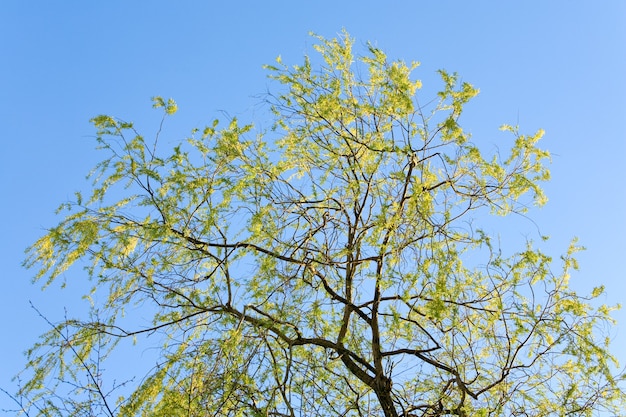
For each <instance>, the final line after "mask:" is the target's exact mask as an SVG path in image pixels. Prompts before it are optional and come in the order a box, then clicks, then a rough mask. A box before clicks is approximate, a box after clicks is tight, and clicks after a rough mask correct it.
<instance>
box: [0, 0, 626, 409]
mask: <svg viewBox="0 0 626 417" xmlns="http://www.w3.org/2000/svg"><path fill="white" fill-rule="evenodd" d="M342 28H345V29H347V31H348V32H349V33H350V34H351V35H352V36H353V37H355V38H357V43H361V44H362V43H365V42H366V41H368V40H369V41H372V42H373V43H375V44H376V45H377V46H379V47H380V48H382V49H383V50H385V51H386V52H387V54H388V55H389V56H390V57H391V58H402V59H406V60H408V61H410V60H417V61H420V62H421V63H422V66H421V67H420V68H419V69H418V70H417V72H416V75H417V77H418V78H420V79H422V81H423V82H424V85H425V86H426V87H427V88H429V86H430V88H435V87H436V86H437V84H436V83H437V81H438V80H437V77H436V74H435V71H436V70H437V69H439V68H445V69H446V70H448V71H456V72H458V73H459V74H460V76H461V77H462V79H463V80H464V81H468V82H470V83H472V84H474V85H475V86H476V87H478V88H479V89H480V90H481V93H480V95H479V96H478V97H477V98H476V99H475V100H474V101H473V102H471V104H470V105H469V106H468V107H467V110H466V113H465V116H464V118H463V119H462V122H463V125H464V126H465V127H466V128H467V129H468V130H469V131H471V132H472V134H473V137H474V138H475V139H476V140H480V141H481V143H482V141H484V143H493V142H495V141H496V138H497V137H499V132H498V130H497V128H498V127H499V126H500V125H501V124H503V123H508V124H518V123H519V125H520V127H521V130H522V131H523V132H528V133H532V132H534V131H535V130H537V129H538V128H543V129H545V130H546V136H545V139H544V142H543V146H544V147H545V148H547V149H549V150H550V151H551V152H552V153H553V164H552V166H551V171H552V176H553V180H552V181H551V182H550V183H548V184H547V185H546V187H545V188H546V191H547V194H548V197H549V199H550V201H549V203H548V205H547V206H546V207H544V208H543V209H541V210H536V211H532V212H531V213H530V217H531V218H532V219H533V220H534V221H535V222H536V223H537V224H538V225H539V226H540V228H541V232H542V233H544V234H548V235H550V236H552V239H551V241H550V243H549V245H548V248H549V250H550V251H551V254H553V255H554V256H555V257H557V258H558V255H559V254H560V253H562V252H563V251H565V249H566V247H567V244H568V242H569V240H570V239H571V238H572V237H573V236H578V237H579V239H580V243H581V244H583V245H584V246H586V247H587V249H588V250H587V251H586V252H584V253H582V254H581V255H580V261H581V271H580V272H578V273H576V274H575V275H574V276H573V285H574V287H575V288H577V289H580V290H582V291H588V290H590V289H591V288H592V287H593V286H596V285H599V284H604V285H606V288H607V295H606V298H605V300H604V301H606V302H607V303H609V304H615V303H624V302H625V301H626V280H625V277H624V275H625V274H624V268H623V261H624V259H625V258H626V237H625V236H626V188H625V186H624V181H625V179H626V175H625V174H626V124H625V123H624V122H625V120H626V2H623V1H618V0H614V1H603V2H591V1H586V2H583V1H562V0H559V1H549V2H547V1H538V0H537V1H525V2H521V1H520V2H512V1H501V2H495V1H490V2H488V1H473V2H461V1H450V0H443V1H436V2H435V1H433V2H426V1H415V0H413V1H391V0H390V1H388V2H384V4H383V2H374V1H367V0H365V1H364V0H361V1H358V2H357V1H343V2H342V1H337V0H335V1H326V0H322V1H315V2H297V1H263V2H260V1H258V2H253V1H248V2H243V1H228V2H226V1H224V2H220V4H218V2H208V1H206V2H200V1H185V2H172V1H158V0H157V1H150V2H148V1H143V2H139V1H137V2H122V1H107V2H95V1H93V2H86V1H63V2H47V1H27V0H19V1H18V0H4V1H2V3H1V4H0V57H1V58H0V59H1V61H0V62H1V64H0V98H1V99H0V126H2V132H1V133H0V158H1V161H0V187H1V189H0V196H1V197H0V199H1V200H0V201H1V204H0V218H2V219H3V231H4V233H3V238H2V239H0V245H1V247H0V260H1V261H2V269H1V271H2V272H1V273H0V277H1V279H2V288H3V289H4V290H3V291H2V292H1V295H0V310H1V315H0V317H1V319H0V326H1V328H0V335H1V336H0V357H1V358H2V360H0V387H1V388H5V389H8V390H11V389H12V385H11V381H10V377H11V376H12V375H13V374H15V373H16V372H17V371H18V370H19V369H21V367H22V366H23V363H24V360H23V357H22V356H21V355H22V352H23V351H24V350H25V349H27V348H28V347H29V346H30V345H31V344H32V343H33V342H35V341H36V338H37V336H38V334H39V333H41V332H42V331H44V330H45V328H46V325H45V323H44V322H43V321H42V320H41V319H40V318H38V317H37V315H36V313H35V312H34V311H33V310H32V309H31V308H30V307H29V300H31V301H32V302H33V303H34V304H35V305H36V306H37V307H38V308H39V309H40V310H41V311H42V313H44V314H45V315H46V316H48V317H49V318H50V319H51V320H53V321H54V320H59V319H61V318H62V317H63V315H64V308H67V310H68V312H69V313H72V312H74V311H78V310H80V308H81V302H80V300H79V299H78V295H77V293H76V292H75V291H73V290H72V289H71V288H70V290H68V291H61V290H59V289H58V288H57V286H53V287H52V288H51V289H49V290H47V291H46V292H41V291H40V290H39V286H33V285H31V283H30V282H31V276H32V271H27V270H24V269H23V268H22V267H21V261H22V260H23V257H24V255H23V251H24V249H25V248H26V247H27V246H28V245H29V244H30V243H32V242H33V241H34V240H35V239H36V238H37V237H39V236H40V235H41V234H42V233H43V231H44V229H45V228H46V227H50V226H53V225H54V224H55V222H56V221H57V220H58V218H56V217H55V215H54V210H55V208H56V207H57V206H58V205H59V204H60V203H62V202H64V201H66V200H68V199H70V198H71V197H72V196H73V193H74V191H76V190H80V189H82V190H85V189H87V188H88V185H89V183H88V182H87V181H85V179H84V177H85V175H86V174H87V173H88V171H89V170H90V169H91V168H92V167H93V165H95V164H96V163H97V162H98V161H99V159H100V158H101V155H100V154H99V153H98V152H97V151H96V150H95V140H94V129H93V128H92V127H91V126H90V124H89V122H88V120H89V119H90V118H91V117H93V116H95V115H97V114H102V113H106V114H111V115H115V116H118V117H120V118H123V119H125V120H133V121H135V122H137V125H138V126H139V128H140V129H143V130H144V131H146V132H147V133H146V134H149V133H150V132H154V131H155V130H156V128H157V123H158V119H159V114H158V113H157V112H155V111H153V110H151V109H150V97H152V96H154V95H161V96H164V97H173V98H174V99H175V100H176V101H177V102H178V105H179V109H180V110H179V113H178V114H177V116H176V117H175V118H174V119H172V121H171V122H170V126H169V128H168V129H169V130H168V132H169V133H170V136H169V137H168V139H167V140H168V141H169V142H171V143H172V144H174V143H175V142H176V141H177V140H180V139H183V138H184V137H185V135H186V134H187V133H188V132H189V131H190V130H191V129H192V128H193V127H203V126H204V124H206V123H210V121H211V120H213V119H214V118H215V117H221V116H222V114H223V113H222V112H227V113H228V114H230V115H245V117H246V118H250V119H254V116H255V114H256V113H255V112H256V111H257V110H256V109H258V103H259V98H258V96H259V94H262V93H264V92H266V91H267V90H270V91H271V90H272V88H275V87H277V86H276V85H275V84H273V83H272V82H271V80H268V79H267V78H266V72H265V71H264V70H263V69H262V65H263V64H266V63H272V62H273V61H274V59H275V58H276V56H278V55H279V54H280V55H282V57H283V61H284V62H285V63H290V64H291V63H292V64H298V63H301V62H302V56H303V54H306V53H309V54H313V53H314V52H313V50H312V47H311V46H312V44H313V43H314V41H313V39H311V38H310V37H309V36H308V32H309V31H314V32H316V33H318V34H320V35H323V36H326V37H333V36H335V35H337V34H338V33H339V32H340V31H341V30H342ZM261 122H262V123H263V121H261ZM265 123H266V124H267V120H265ZM492 141H493V142H492ZM531 229H532V228H531ZM515 233H516V234H518V235H517V236H512V237H511V238H512V239H519V238H520V236H521V233H522V232H519V231H518V232H515ZM528 233H529V234H530V233H532V231H530V232H528ZM508 237H509V236H503V240H506V239H505V238H508ZM523 237H524V236H522V238H523ZM80 272H81V271H71V272H68V274H67V279H68V281H72V279H76V280H81V279H83V277H82V276H81V273H80ZM616 316H617V318H618V319H619V320H621V324H620V325H619V326H618V327H617V328H615V329H613V330H612V331H611V335H612V336H613V338H614V345H615V353H616V354H617V355H618V356H619V357H620V359H621V362H622V363H623V364H626V314H625V312H624V311H621V312H619V313H618V314H617V315H616ZM7 407H9V403H8V400H7V398H5V397H4V396H2V395H0V409H3V408H7Z"/></svg>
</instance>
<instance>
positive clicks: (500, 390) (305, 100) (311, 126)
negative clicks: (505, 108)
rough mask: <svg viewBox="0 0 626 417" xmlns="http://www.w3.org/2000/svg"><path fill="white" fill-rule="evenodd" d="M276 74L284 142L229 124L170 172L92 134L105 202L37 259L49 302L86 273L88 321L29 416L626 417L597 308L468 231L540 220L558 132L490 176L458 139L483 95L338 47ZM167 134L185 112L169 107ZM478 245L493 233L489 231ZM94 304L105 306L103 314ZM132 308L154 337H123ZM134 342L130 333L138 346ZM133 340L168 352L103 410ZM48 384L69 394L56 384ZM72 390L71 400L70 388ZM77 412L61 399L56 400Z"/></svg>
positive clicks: (142, 329)
mask: <svg viewBox="0 0 626 417" xmlns="http://www.w3.org/2000/svg"><path fill="white" fill-rule="evenodd" d="M317 40H318V44H317V45H316V46H315V50H316V51H317V52H318V53H319V54H320V56H321V58H322V61H321V64H320V65H319V66H318V65H316V64H314V63H313V60H312V59H311V58H309V57H306V58H305V61H304V64H303V65H301V66H294V67H289V66H286V65H284V64H283V63H282V61H281V60H280V59H278V60H277V63H276V64H275V65H273V66H267V69H268V70H269V72H270V77H271V78H272V79H274V80H276V81H277V82H278V83H279V84H280V85H281V86H282V90H281V91H282V93H281V94H279V95H277V96H271V97H269V102H270V104H271V109H272V111H273V114H274V116H275V126H274V130H273V133H272V134H271V138H270V137H266V136H264V135H261V134H256V133H255V132H254V131H253V126H251V125H241V124H240V123H239V122H238V121H237V120H236V119H233V120H231V121H230V122H229V123H228V124H227V125H226V126H222V125H220V123H219V122H218V121H215V122H213V123H212V124H211V125H210V126H208V127H206V128H205V129H204V130H195V131H194V132H193V135H192V136H191V137H190V138H189V139H188V140H187V141H186V142H185V143H181V144H179V145H177V146H176V147H175V148H174V149H173V150H171V151H170V152H165V153H163V152H162V151H160V150H159V148H158V147H157V143H156V140H155V141H152V142H146V140H145V139H144V137H143V136H142V135H140V134H139V133H138V132H136V131H135V129H134V127H133V125H132V124H131V123H126V122H122V121H120V120H117V119H115V118H112V117H109V116H98V117H96V118H94V119H93V123H94V125H95V127H96V129H97V131H98V143H99V145H100V148H102V149H103V150H104V151H105V152H107V153H108V157H107V158H106V159H105V160H104V161H103V162H102V163H100V164H99V165H98V166H97V167H96V169H95V170H94V171H93V173H92V178H93V179H94V183H93V191H92V194H91V195H90V196H89V198H87V199H86V200H84V199H83V198H82V197H81V196H80V195H77V200H76V202H75V203H73V204H69V205H66V206H63V207H62V208H61V210H62V211H65V210H67V211H68V214H67V215H66V217H65V218H64V219H63V220H62V221H61V222H60V223H59V225H58V226H56V227H54V228H52V229H50V230H49V232H48V233H47V234H46V235H45V236H43V237H42V238H41V239H39V240H38V241H37V242H36V243H35V244H34V245H33V246H32V247H31V248H30V249H29V251H28V259H27V260H26V266H28V267H33V268H37V274H36V277H37V279H40V280H43V282H44V283H45V285H49V284H50V283H52V282H53V281H54V280H55V279H57V278H58V277H59V276H60V274H62V273H63V272H64V271H66V270H67V269H68V268H69V267H70V266H72V265H73V264H75V263H77V261H79V260H80V261H81V265H85V266H86V267H85V272H84V274H85V275H86V276H87V277H88V278H89V279H90V280H91V282H92V283H93V290H92V292H91V294H90V297H91V298H92V299H93V300H96V299H98V300H100V302H99V303H95V301H94V305H93V312H92V316H91V317H90V319H89V320H86V321H83V320H73V319H68V320H66V321H64V322H62V323H60V324H59V325H55V326H53V330H51V331H50V332H49V333H48V334H46V335H45V336H44V337H43V338H42V340H41V341H40V342H39V344H38V345H36V346H35V347H34V348H33V349H32V350H30V351H29V352H28V359H29V362H28V367H27V370H26V371H25V372H26V373H25V374H24V375H28V380H27V382H25V383H24V385H23V386H22V390H21V392H20V393H19V396H20V397H21V398H24V399H26V400H25V402H23V410H24V411H25V412H27V414H29V415H41V416H56V415H110V416H120V417H122V416H206V415H228V416H244V415H245V416H268V415H273V416H295V415H306V416H315V415H320V416H331V415H349V416H365V415H385V416H443V415H457V416H470V415H471V416H474V415H478V416H500V415H533V416H562V415H580V416H588V415H592V414H593V413H595V412H596V411H599V410H611V411H613V412H614V413H618V412H620V410H623V408H621V407H623V402H624V394H623V391H621V390H620V385H619V384H620V382H619V377H617V376H616V375H615V374H614V369H615V367H616V366H617V364H616V362H615V359H614V358H613V357H612V356H611V355H610V353H609V351H608V341H606V340H604V339H601V338H600V335H601V332H602V330H603V329H605V328H604V326H606V324H607V323H611V318H610V310H611V308H609V307H606V306H599V307H594V306H595V305H596V303H595V302H592V301H591V300H592V299H594V298H597V297H599V296H600V295H601V294H602V292H603V288H602V287H598V288H596V289H594V290H593V292H592V294H591V296H590V297H584V296H580V295H578V294H576V293H575V292H574V291H573V290H572V289H570V288H569V286H568V280H569V274H570V271H571V270H572V269H576V267H577V265H576V261H575V258H574V255H575V252H576V251H577V250H578V249H579V248H578V247H577V246H576V245H575V243H573V244H572V246H571V247H570V248H569V250H568V251H567V253H566V254H565V255H564V256H563V257H562V262H561V263H562V269H561V270H560V271H557V272H555V271H554V269H555V268H557V266H556V263H555V262H553V260H552V259H551V258H550V257H549V256H547V255H546V254H544V253H542V252H541V251H540V250H539V249H538V248H536V247H535V246H533V243H532V242H528V244H527V246H526V247H524V248H523V249H522V250H520V251H519V252H518V253H514V254H511V255H504V254H503V253H502V251H501V250H500V249H499V248H498V247H497V246H496V245H495V243H494V241H493V239H492V237H491V236H489V235H488V234H487V233H485V232H484V231H482V230H481V229H480V228H479V227H475V226H476V225H472V226H471V227H470V226H469V225H470V221H472V220H474V221H475V222H478V223H479V222H480V221H484V220H485V219H487V218H488V215H490V214H491V215H501V216H506V215H511V214H515V213H523V212H525V211H526V210H527V208H528V207H529V206H530V205H532V204H535V205H542V204H544V203H545V201H546V198H545V196H544V194H543V192H542V190H541V188H540V183H541V182H542V181H546V180H548V179H549V172H548V170H547V168H546V166H545V162H546V160H547V159H548V158H549V153H548V152H547V151H545V150H542V149H540V148H538V147H537V144H538V141H539V140H540V139H541V137H542V135H543V132H542V131H539V132H537V133H536V134H533V135H523V134H520V133H519V132H518V130H517V128H514V127H510V126H504V127H503V130H504V131H506V132H507V133H508V134H509V135H510V136H511V137H512V139H513V140H512V141H511V142H512V143H511V147H510V150H509V152H508V154H507V155H505V156H504V157H501V156H500V155H495V156H486V155H483V153H482V152H481V150H480V149H479V148H478V146H476V145H475V144H474V143H473V142H472V141H471V138H470V135H469V134H468V133H467V132H466V131H465V130H464V129H463V127H462V126H461V124H460V122H459V118H460V117H461V114H462V111H463V108H464V106H465V105H466V104H467V103H468V102H469V101H470V100H471V99H472V98H473V97H474V96H476V94H478V90H477V89H475V88H474V87H472V86H471V85H470V84H468V83H462V84H459V81H458V77H457V76H456V75H455V74H450V73H447V72H445V71H440V72H439V75H440V77H441V80H442V83H443V87H442V89H441V91H440V92H439V94H438V96H437V97H435V98H434V100H432V101H428V102H427V104H424V103H423V102H422V101H421V100H420V99H418V93H419V90H420V88H421V85H422V84H421V82H420V81H419V80H416V79H414V78H413V71H414V70H416V69H417V67H418V65H419V64H418V63H411V64H406V63H404V62H402V61H393V62H390V61H389V60H388V58H387V56H386V55H385V54H384V53H383V52H382V51H381V50H380V49H378V48H376V47H374V46H373V45H371V44H369V45H367V50H366V52H365V55H363V56H355V55H354V53H353V48H352V45H353V41H352V39H350V38H349V36H348V35H347V34H345V33H344V35H343V36H342V37H341V38H340V39H332V40H326V39H324V38H321V37H317ZM153 102H154V107H155V108H161V109H163V111H164V117H169V116H171V115H173V114H174V113H175V112H176V103H175V102H174V101H172V100H167V101H165V100H164V99H162V98H160V97H155V98H154V99H153ZM478 226H480V225H479V224H478ZM96 295H100V297H96ZM131 306H141V311H142V314H143V315H146V314H151V315H152V321H151V322H150V323H144V325H143V326H142V325H135V327H133V324H132V323H133V322H130V324H129V322H128V321H126V320H125V318H124V317H125V316H124V314H125V312H126V311H127V310H128V309H129V308H130V307H131ZM129 326H130V327H129ZM130 337H135V338H139V339H138V344H140V345H142V346H143V345H144V344H147V345H148V346H150V347H151V348H153V349H159V352H160V354H159V357H160V360H159V363H158V365H157V366H155V367H154V368H153V369H152V370H151V371H150V372H149V373H148V374H147V375H145V377H144V378H143V379H141V380H139V381H129V382H128V383H127V384H126V385H125V386H124V387H123V388H124V389H121V388H122V387H119V386H117V387H115V386H114V387H113V388H119V391H123V392H124V394H122V395H120V398H119V399H115V398H113V397H112V395H113V394H112V393H113V392H117V391H116V390H115V389H113V390H108V389H105V388H104V385H103V384H104V382H103V379H102V375H103V371H102V368H101V367H102V366H103V365H102V364H103V363H104V360H105V359H106V358H107V355H109V353H110V352H112V351H113V350H114V348H116V343H118V341H119V340H121V339H124V338H130ZM51 381H57V382H56V383H51ZM68 386H69V387H70V388H69V389H68V388H67V387H68ZM63 390H64V391H63Z"/></svg>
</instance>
